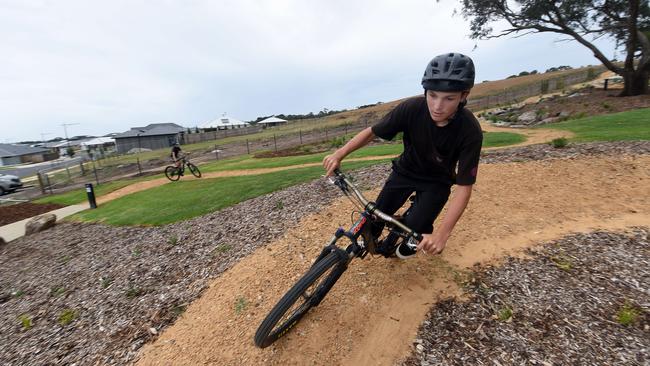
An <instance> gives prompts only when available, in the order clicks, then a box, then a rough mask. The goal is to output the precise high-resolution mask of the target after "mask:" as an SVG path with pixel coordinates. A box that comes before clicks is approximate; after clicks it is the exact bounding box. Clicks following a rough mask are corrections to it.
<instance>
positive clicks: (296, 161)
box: [35, 132, 525, 205]
mask: <svg viewBox="0 0 650 366" xmlns="http://www.w3.org/2000/svg"><path fill="white" fill-rule="evenodd" d="M523 141H525V137H524V136H523V135H520V134H516V133H509V132H486V133H485V134H484V140H483V147H493V146H505V145H512V144H517V143H520V142H523ZM401 152H402V144H401V143H397V144H382V145H373V146H367V147H364V148H362V149H360V150H357V151H355V152H353V153H352V154H350V155H349V157H348V159H353V158H364V157H368V156H393V155H398V154H400V153H401ZM331 153H332V151H328V152H323V153H318V154H310V155H299V156H287V157H276V158H254V157H252V155H244V156H237V157H233V158H228V159H224V160H217V161H213V162H210V163H207V164H201V166H200V168H201V171H202V172H203V173H209V172H217V171H226V170H243V169H262V168H277V167H288V166H293V165H301V164H320V163H321V162H322V161H323V158H324V157H325V156H326V155H328V154H331ZM160 177H161V176H160V175H155V176H146V177H140V178H137V179H129V180H119V181H114V182H109V183H102V184H100V185H99V186H95V196H97V197H99V196H102V195H105V194H108V193H110V192H113V191H115V190H118V189H120V188H123V187H125V186H127V185H129V184H132V183H135V182H140V181H144V180H150V179H155V178H160ZM86 201H87V196H86V190H85V188H79V189H76V190H73V191H70V192H67V193H62V194H57V195H52V196H46V197H43V198H40V199H38V200H36V201H35V202H36V203H57V204H60V205H74V204H78V203H83V202H86Z"/></svg>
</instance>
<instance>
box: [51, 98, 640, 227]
mask: <svg viewBox="0 0 650 366" xmlns="http://www.w3.org/2000/svg"><path fill="white" fill-rule="evenodd" d="M649 120H650V108H648V109H640V110H634V111H629V112H623V113H616V114H611V115H604V116H597V117H590V118H583V119H579V120H572V121H566V122H562V123H558V124H553V125H550V126H544V127H541V128H557V129H566V130H569V131H572V132H574V133H575V134H576V136H575V138H573V139H572V140H574V141H616V140H633V139H635V140H636V139H642V140H648V139H650V124H649V123H648V121H649ZM523 140H524V137H523V136H522V135H518V134H514V133H494V132H492V133H486V134H485V139H484V147H491V146H504V145H511V144H515V143H518V142H522V141H523ZM401 150H402V145H401V144H383V145H375V146H369V147H366V148H364V149H361V150H359V151H357V152H355V153H354V154H351V155H350V158H354V157H358V158H360V157H365V156H386V159H381V160H374V161H359V162H345V165H344V169H353V168H357V167H363V166H369V165H373V164H378V163H381V162H385V161H388V160H389V159H390V157H392V156H394V155H397V154H399V153H400V152H401ZM326 154H327V153H320V154H313V155H301V156H292V157H276V158H265V159H256V158H252V157H250V156H243V157H237V158H233V159H228V160H222V161H218V162H214V163H211V164H205V165H203V166H202V169H203V170H204V171H206V172H208V171H219V170H240V169H257V168H270V167H282V166H293V165H300V164H306V163H318V162H320V161H322V158H323V156H325V155H326ZM322 174H323V170H322V168H321V167H320V166H314V167H307V168H295V169H290V170H286V171H282V172H276V173H269V174H261V175H253V176H241V177H230V178H217V179H202V180H192V181H181V182H178V183H175V184H164V185H162V186H159V187H156V188H152V189H149V190H147V191H142V192H138V193H134V194H131V195H127V196H125V197H122V198H119V199H116V200H114V201H111V202H108V203H106V204H103V205H102V206H101V207H100V208H98V209H96V210H89V211H84V212H81V213H79V214H77V215H75V216H73V217H72V218H71V219H72V220H81V221H99V222H105V223H108V224H111V225H163V224H167V223H172V222H177V221H181V220H186V219H189V218H192V217H196V216H200V215H204V214H206V213H209V212H213V211H217V210H220V209H223V208H225V207H228V206H231V205H234V204H237V203H239V202H242V201H244V200H247V199H250V198H253V197H257V196H259V195H263V194H267V193H270V192H273V191H275V190H280V189H283V188H286V187H289V186H291V185H294V184H298V183H302V182H306V181H309V180H312V179H315V178H317V177H319V176H321V175H322ZM116 184H117V185H116V186H114V187H107V188H104V189H106V190H109V189H111V188H115V187H118V186H119V185H121V184H123V183H120V182H116ZM115 189H117V188H115ZM70 197H71V196H70ZM77 197H78V196H77ZM82 197H84V198H83V199H85V196H83V195H82ZM54 202H56V201H54ZM169 207H173V208H174V209H173V210H172V209H168V208H169Z"/></svg>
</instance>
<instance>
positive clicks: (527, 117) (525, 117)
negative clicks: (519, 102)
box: [517, 111, 537, 123]
mask: <svg viewBox="0 0 650 366" xmlns="http://www.w3.org/2000/svg"><path fill="white" fill-rule="evenodd" d="M536 120H537V111H528V112H524V113H522V114H521V115H519V117H517V122H521V123H531V122H535V121H536Z"/></svg>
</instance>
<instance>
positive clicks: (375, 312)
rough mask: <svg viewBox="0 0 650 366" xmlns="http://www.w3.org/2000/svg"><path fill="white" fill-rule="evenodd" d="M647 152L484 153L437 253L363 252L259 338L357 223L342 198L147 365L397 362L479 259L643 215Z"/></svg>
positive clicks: (224, 289)
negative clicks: (262, 326) (259, 345)
mask: <svg viewBox="0 0 650 366" xmlns="http://www.w3.org/2000/svg"><path fill="white" fill-rule="evenodd" d="M649 159H650V156H648V155H643V156H613V157H602V156H601V157H598V158H596V157H588V158H587V157H579V156H573V157H572V158H570V159H558V160H551V161H546V160H541V161H535V162H513V163H497V164H486V165H484V166H483V167H482V171H481V173H480V179H479V183H477V185H476V189H475V193H474V197H473V199H472V201H471V202H470V207H469V210H468V212H467V213H466V214H465V215H464V216H463V218H462V221H461V222H460V223H459V227H458V228H457V229H456V232H455V234H454V236H453V237H452V239H450V242H449V244H448V248H447V250H446V251H445V253H444V254H443V255H442V256H441V257H419V258H416V259H415V260H412V261H392V260H385V259H382V258H368V259H367V260H359V261H355V262H353V263H352V264H351V267H350V269H349V270H348V272H346V274H345V275H344V276H343V277H342V278H341V280H340V281H339V283H337V285H336V286H335V287H334V289H333V290H332V292H331V293H330V294H329V295H328V297H327V298H326V299H325V300H324V301H323V303H321V305H320V306H319V307H318V308H316V309H315V310H314V311H312V312H310V313H309V314H308V315H307V316H306V317H305V319H303V321H301V323H300V324H299V325H298V326H296V327H295V328H294V329H293V330H292V331H291V332H290V333H289V334H288V335H287V336H286V337H285V338H283V339H281V340H280V341H278V342H277V343H276V344H274V345H272V346H271V347H269V348H267V349H264V350H259V349H256V348H255V347H254V345H253V342H252V337H253V334H254V332H255V329H256V327H257V325H258V324H259V322H260V321H261V320H262V318H263V317H264V316H265V315H266V314H267V312H268V311H269V310H270V308H271V307H272V306H273V305H274V303H275V301H277V299H279V297H280V296H281V295H282V294H283V293H284V292H285V291H286V290H287V289H288V288H289V287H290V286H291V284H293V283H294V282H295V281H296V279H297V278H298V277H299V276H300V275H301V274H302V273H303V272H304V271H305V269H306V268H307V267H308V266H309V265H310V263H311V260H312V259H313V258H314V257H315V256H316V255H317V253H318V252H319V251H320V248H321V246H322V245H323V243H325V242H327V240H328V239H329V237H330V236H331V234H332V232H333V230H334V228H335V227H336V226H338V225H341V226H348V225H349V223H350V212H351V210H352V206H351V205H350V204H349V203H348V202H347V201H346V200H345V199H341V200H339V201H338V202H337V203H336V204H333V205H331V206H330V207H329V209H327V210H325V211H322V212H319V213H318V214H315V215H312V216H308V217H305V218H303V219H302V220H301V221H300V222H299V223H298V226H297V227H295V228H293V229H291V230H288V231H287V232H286V233H285V234H284V237H283V238H281V239H280V240H277V241H275V242H273V243H271V244H269V245H267V246H266V247H265V248H264V249H263V250H258V251H256V252H255V253H253V254H252V255H249V256H247V257H246V258H243V259H242V260H241V261H240V262H239V263H238V264H236V265H235V266H234V267H233V268H231V269H230V270H229V271H227V272H226V273H224V274H223V276H221V277H219V278H217V279H216V280H215V281H213V282H212V284H211V286H210V288H209V289H208V290H206V291H205V292H204V293H203V295H202V296H201V298H199V299H197V300H196V301H194V302H193V303H192V304H191V305H190V306H189V307H188V308H187V311H186V312H185V313H184V314H183V316H182V317H181V318H180V319H179V320H177V321H176V323H175V324H174V325H173V326H172V327H170V328H169V329H167V330H166V331H165V332H163V334H162V335H161V336H160V338H159V339H158V340H157V341H156V342H154V343H153V344H150V345H147V346H145V348H144V349H143V352H142V353H141V356H140V360H139V364H140V365H162V364H170V363H171V364H175V365H195V364H206V363H207V364H233V365H234V364H265V365H287V364H288V365H304V364H315V365H334V364H339V365H365V364H373V365H389V364H393V363H395V362H396V361H398V360H399V359H401V358H403V357H405V356H407V355H408V353H409V352H410V350H411V345H412V341H413V340H414V339H415V336H416V329H417V327H418V326H419V325H420V324H421V321H422V319H423V318H424V316H425V315H426V313H427V311H428V310H429V307H430V306H431V305H432V304H434V303H435V302H436V301H438V300H440V299H444V298H446V297H448V296H450V295H456V294H458V293H459V292H458V291H459V290H458V287H457V285H456V284H455V282H454V279H455V278H456V276H457V275H458V274H459V273H462V271H464V270H465V269H466V268H470V267H471V266H473V265H474V264H475V263H489V262H492V261H494V260H498V259H499V258H501V257H502V256H503V255H505V254H508V253H517V252H518V250H520V249H521V248H525V247H528V246H531V245H533V244H535V243H538V242H540V241H544V240H549V239H553V238H558V237H562V236H564V235H566V234H567V233H569V232H572V231H590V230H592V229H593V228H599V227H600V228H604V229H608V230H609V229H620V228H625V227H628V226H631V225H632V226H634V225H640V224H641V223H647V222H648V220H649V219H650V211H649V208H650V201H649V200H650V194H649V193H650V192H648V187H650V181H649V180H648V179H650V171H649V170H648V169H649V168H648V167H649V166H650V160H649ZM622 172H625V174H621V173H622ZM376 193H377V192H376V191H374V192H371V193H369V194H368V195H369V196H371V197H372V196H374V195H375V194H376Z"/></svg>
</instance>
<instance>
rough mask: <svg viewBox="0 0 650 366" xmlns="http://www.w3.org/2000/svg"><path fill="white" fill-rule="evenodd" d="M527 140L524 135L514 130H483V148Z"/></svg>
mask: <svg viewBox="0 0 650 366" xmlns="http://www.w3.org/2000/svg"><path fill="white" fill-rule="evenodd" d="M524 141H526V137H525V136H524V135H521V134H518V133H512V132H483V148H486V147H499V146H508V145H514V144H520V143H522V142H524Z"/></svg>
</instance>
